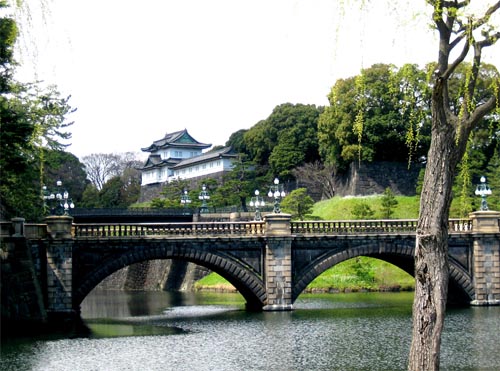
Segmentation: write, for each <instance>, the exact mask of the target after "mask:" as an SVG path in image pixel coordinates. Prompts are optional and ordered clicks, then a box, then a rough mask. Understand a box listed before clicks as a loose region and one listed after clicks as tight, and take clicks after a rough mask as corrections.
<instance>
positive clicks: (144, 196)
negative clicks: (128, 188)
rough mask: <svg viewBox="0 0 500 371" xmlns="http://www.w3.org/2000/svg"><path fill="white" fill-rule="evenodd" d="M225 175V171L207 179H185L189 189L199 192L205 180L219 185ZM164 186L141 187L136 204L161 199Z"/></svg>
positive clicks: (150, 185) (162, 184)
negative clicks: (211, 180)
mask: <svg viewBox="0 0 500 371" xmlns="http://www.w3.org/2000/svg"><path fill="white" fill-rule="evenodd" d="M225 173H226V171H220V172H218V173H213V174H210V176H209V177H196V178H190V179H187V181H188V182H189V189H200V190H201V185H202V184H203V182H204V181H205V179H207V178H210V179H215V180H217V181H218V182H219V183H221V182H222V177H223V176H224V174H225ZM166 184H167V183H155V184H148V185H145V186H141V194H140V195H139V199H138V200H137V202H147V201H151V200H152V199H153V198H159V197H161V192H162V191H163V188H164V187H165V186H166ZM179 202H180V195H179Z"/></svg>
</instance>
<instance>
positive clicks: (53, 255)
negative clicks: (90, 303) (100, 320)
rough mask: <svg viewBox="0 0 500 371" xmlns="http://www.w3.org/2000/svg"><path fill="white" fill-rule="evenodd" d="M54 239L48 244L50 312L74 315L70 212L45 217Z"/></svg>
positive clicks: (53, 315)
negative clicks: (67, 214) (68, 214)
mask: <svg viewBox="0 0 500 371" xmlns="http://www.w3.org/2000/svg"><path fill="white" fill-rule="evenodd" d="M46 222H47V232H48V235H49V236H50V237H51V239H52V241H51V242H50V243H49V244H48V245H47V314H48V316H49V321H50V320H51V319H54V320H59V319H72V318H73V316H74V315H75V311H74V309H73V298H72V291H73V280H72V276H73V239H72V236H71V227H72V223H73V218H72V217H70V216H50V217H47V218H46Z"/></svg>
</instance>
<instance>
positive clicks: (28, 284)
mask: <svg viewBox="0 0 500 371" xmlns="http://www.w3.org/2000/svg"><path fill="white" fill-rule="evenodd" d="M30 250H31V248H30V246H29V244H28V242H27V240H26V239H25V238H24V237H11V238H2V241H1V244H0V259H1V267H0V272H1V280H0V285H1V287H0V289H1V293H2V294H1V314H2V316H1V317H2V318H1V324H2V326H1V327H2V333H3V332H10V331H15V332H16V333H18V332H19V331H20V330H22V329H26V327H17V324H18V323H23V324H27V323H29V324H30V325H29V326H33V328H32V329H34V328H36V327H38V326H42V325H43V324H45V323H46V322H47V312H46V311H45V307H44V303H43V295H42V288H41V287H40V282H39V279H38V276H37V274H36V272H35V266H34V263H33V259H32V255H31V251H30Z"/></svg>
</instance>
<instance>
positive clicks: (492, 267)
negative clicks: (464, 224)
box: [470, 211, 500, 305]
mask: <svg viewBox="0 0 500 371" xmlns="http://www.w3.org/2000/svg"><path fill="white" fill-rule="evenodd" d="M470 217H471V220H472V236H473V241H474V242H473V253H472V254H473V256H472V260H473V261H472V263H473V264H472V271H473V282H474V291H475V298H474V300H473V301H472V303H471V304H472V305H500V212H498V211H477V212H474V213H472V214H471V215H470Z"/></svg>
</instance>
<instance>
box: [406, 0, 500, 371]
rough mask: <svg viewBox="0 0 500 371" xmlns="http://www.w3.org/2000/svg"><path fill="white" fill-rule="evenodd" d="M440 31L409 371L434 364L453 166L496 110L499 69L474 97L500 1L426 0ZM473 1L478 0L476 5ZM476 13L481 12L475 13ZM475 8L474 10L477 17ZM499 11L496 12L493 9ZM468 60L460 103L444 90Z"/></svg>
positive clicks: (443, 306) (492, 41)
mask: <svg viewBox="0 0 500 371" xmlns="http://www.w3.org/2000/svg"><path fill="white" fill-rule="evenodd" d="M426 2H427V4H429V5H430V6H432V8H433V13H432V20H433V22H434V24H435V26H436V29H437V33H438V35H439V51H438V60H437V65H436V69H435V71H434V75H433V77H432V106H431V112H432V129H431V144H430V149H429V153H428V160H427V166H426V171H425V176H424V181H423V187H422V194H421V202H420V215H419V220H418V225H417V233H416V245H415V298H414V302H413V334H412V343H411V349H410V355H409V361H408V369H409V370H411V371H417V370H418V371H423V370H438V369H439V358H440V347H441V333H442V329H443V324H444V318H445V309H446V297H447V290H448V275H449V267H448V214H449V209H450V203H451V198H452V197H451V189H452V184H453V181H454V176H455V170H456V167H457V165H458V164H459V162H460V161H461V159H462V157H463V155H464V153H465V150H466V147H467V141H468V138H469V135H470V134H471V131H472V130H473V129H474V128H475V126H477V125H478V124H479V122H480V121H481V119H483V118H484V117H485V116H486V115H487V114H489V113H491V112H492V111H494V110H497V113H498V112H499V111H500V110H499V109H498V106H499V103H498V102H499V99H500V96H499V91H500V89H499V85H500V78H499V77H498V74H497V76H496V79H495V80H494V81H495V83H494V84H493V86H491V87H490V89H489V91H488V92H489V93H488V94H485V95H483V96H482V97H481V99H479V100H474V99H473V97H474V92H475V90H476V89H477V88H478V76H479V72H480V69H481V63H482V56H483V51H484V50H485V48H487V47H490V46H492V45H493V44H495V42H496V41H497V40H498V38H499V37H500V32H499V31H498V30H496V29H495V28H494V27H493V26H491V24H490V22H491V21H492V16H493V15H495V13H496V12H497V11H498V9H499V8H500V1H496V2H493V3H492V2H491V1H479V2H476V3H481V4H480V5H476V8H474V9H475V15H473V14H474V13H473V12H471V6H472V5H471V3H472V1H470V0H461V1H457V0H455V1H447V0H426ZM477 6H482V7H483V10H482V11H479V10H478V8H477ZM479 12H480V13H479ZM478 14H479V16H478ZM496 15H498V14H496ZM467 58H469V59H471V60H472V63H471V68H470V69H469V71H468V73H467V76H466V78H465V79H464V86H463V89H462V99H461V100H460V107H459V109H458V110H456V109H455V107H453V105H452V103H451V100H450V96H449V89H448V88H449V81H450V79H451V77H452V76H453V74H454V73H455V72H456V71H457V68H458V66H459V65H461V64H462V63H463V62H464V61H466V59H467Z"/></svg>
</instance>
